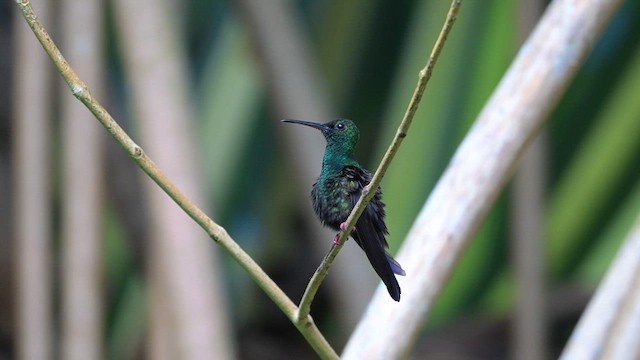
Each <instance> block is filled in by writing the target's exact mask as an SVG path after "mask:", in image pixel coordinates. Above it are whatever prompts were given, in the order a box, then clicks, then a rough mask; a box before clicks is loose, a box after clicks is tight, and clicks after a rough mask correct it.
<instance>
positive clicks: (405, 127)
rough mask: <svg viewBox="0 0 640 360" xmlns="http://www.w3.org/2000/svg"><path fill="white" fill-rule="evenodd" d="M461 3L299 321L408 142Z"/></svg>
mask: <svg viewBox="0 0 640 360" xmlns="http://www.w3.org/2000/svg"><path fill="white" fill-rule="evenodd" d="M461 3H462V0H453V1H452V2H451V6H450V8H449V13H448V14H447V18H446V20H445V22H444V25H443V27H442V30H440V35H438V39H437V40H436V43H435V45H434V46H433V50H431V55H430V56H429V60H428V61H427V65H426V66H425V67H424V68H423V69H422V70H420V73H419V76H418V84H417V85H416V89H415V90H414V92H413V96H412V97H411V100H410V101H409V106H408V107H407V111H406V112H405V114H404V117H403V119H402V122H401V123H400V126H399V127H398V130H397V131H396V135H395V136H394V138H393V140H392V141H391V145H389V148H388V149H387V152H386V153H385V154H384V157H383V158H382V161H381V162H380V165H378V168H377V170H376V172H375V174H374V175H373V178H371V182H370V183H369V185H367V186H366V187H365V188H364V189H363V190H362V194H361V195H360V199H359V200H358V202H357V203H356V205H355V206H354V207H353V210H352V211H351V214H350V215H349V217H348V218H347V221H346V224H345V227H344V228H345V230H343V231H342V232H341V233H340V239H339V240H338V244H334V245H333V246H332V247H331V249H330V250H329V253H328V254H327V256H325V258H324V259H323V260H322V263H320V266H319V267H318V269H317V270H316V272H315V273H314V274H313V277H312V278H311V280H310V281H309V285H307V289H306V290H305V292H304V295H303V296H302V300H300V306H299V311H298V314H297V318H298V319H303V318H305V317H306V316H308V315H309V313H310V312H311V303H312V302H313V298H314V297H315V295H316V292H317V291H318V288H320V284H321V283H322V281H323V280H324V278H325V277H326V276H327V272H328V271H329V267H330V266H331V263H333V260H334V259H335V257H336V256H337V255H338V252H339V251H340V249H342V246H343V245H344V243H345V242H346V241H347V239H348V237H349V235H350V234H351V229H353V227H354V226H355V224H356V222H357V221H358V219H359V218H360V215H362V212H363V211H364V209H365V207H366V206H367V204H368V203H369V201H371V199H372V198H373V196H374V195H375V189H377V188H378V186H380V182H381V181H382V177H383V176H384V174H385V173H386V171H387V169H388V168H389V165H390V164H391V161H392V160H393V158H394V156H395V155H396V153H397V152H398V148H400V144H401V143H402V140H404V138H405V137H406V136H407V132H408V131H409V127H410V126H411V122H412V121H413V117H414V115H415V113H416V111H417V110H418V106H419V105H420V100H422V95H423V94H424V89H425V88H426V86H427V83H428V82H429V79H431V73H432V72H433V68H434V66H435V65H436V62H437V61H438V57H439V56H440V53H441V52H442V48H443V47H444V43H445V41H446V40H447V36H448V35H449V32H451V28H452V27H453V23H454V22H455V21H456V16H457V14H458V12H459V10H460V5H461ZM371 189H374V191H371Z"/></svg>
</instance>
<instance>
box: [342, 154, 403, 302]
mask: <svg viewBox="0 0 640 360" xmlns="http://www.w3.org/2000/svg"><path fill="white" fill-rule="evenodd" d="M343 174H344V176H345V177H346V178H348V179H349V180H350V182H351V184H353V186H352V191H351V192H350V195H351V196H350V201H351V208H353V206H355V204H356V202H357V201H358V199H359V198H360V194H361V193H362V189H363V188H364V187H365V186H366V185H367V184H369V182H370V181H371V173H369V172H368V171H367V170H364V169H361V168H359V167H355V166H346V167H345V168H344V170H343ZM384 216H385V213H384V203H383V202H382V194H381V191H380V188H378V189H377V191H376V194H375V195H374V197H373V199H372V200H371V202H369V204H368V205H367V207H366V208H365V210H364V212H363V213H362V215H361V216H360V218H359V219H358V221H357V222H356V228H355V230H354V231H353V232H352V234H351V235H352V236H353V239H354V240H355V241H356V243H358V245H360V247H361V248H362V250H363V251H364V253H365V254H366V255H367V258H368V259H369V262H370V263H371V266H373V269H374V270H375V271H376V273H377V274H378V276H379V277H380V279H382V281H383V282H384V284H385V285H386V287H387V290H388V291H389V295H391V297H392V298H393V299H394V300H395V301H400V285H398V281H397V280H396V277H395V275H394V273H396V274H399V275H404V274H405V272H404V270H402V267H401V266H400V264H398V262H397V261H396V260H395V259H393V257H391V255H389V253H388V252H387V248H388V245H387V240H386V239H385V235H387V234H388V231H387V226H386V225H385V223H384Z"/></svg>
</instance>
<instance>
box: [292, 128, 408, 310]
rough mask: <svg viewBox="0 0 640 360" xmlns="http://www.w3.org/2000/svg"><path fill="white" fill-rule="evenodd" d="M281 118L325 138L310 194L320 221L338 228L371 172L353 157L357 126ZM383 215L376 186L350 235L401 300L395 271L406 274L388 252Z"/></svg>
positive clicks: (379, 193)
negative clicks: (321, 156)
mask: <svg viewBox="0 0 640 360" xmlns="http://www.w3.org/2000/svg"><path fill="white" fill-rule="evenodd" d="M283 121H285V122H290V123H296V124H302V125H307V126H311V127H313V128H316V129H318V130H320V131H321V132H322V134H323V135H324V137H325V139H326V140H327V147H326V150H325V153H324V158H323V161H322V171H321V172H320V176H319V177H318V180H317V181H316V182H315V184H313V189H312V191H311V197H312V199H313V209H314V211H315V213H316V215H318V217H319V218H320V220H321V221H322V223H323V224H324V225H326V226H329V227H331V228H333V229H335V230H339V229H340V225H341V224H342V223H343V222H345V221H346V220H347V217H348V216H349V214H350V213H351V210H352V209H353V207H354V206H355V204H356V202H357V201H358V199H359V198H360V194H361V193H362V189H363V188H364V187H365V186H366V185H367V184H369V182H370V181H371V173H370V172H369V171H367V170H366V169H364V168H363V167H361V166H360V164H358V162H357V161H356V160H355V159H354V156H353V150H354V149H355V147H356V144H357V142H358V137H359V132H358V128H357V127H356V125H355V124H354V123H353V122H352V121H351V120H347V119H337V120H333V121H330V122H328V123H326V124H317V123H312V122H307V121H300V120H283ZM384 216H385V212H384V203H383V202H382V191H381V190H380V188H379V187H378V189H376V194H375V195H374V197H373V199H372V200H371V202H369V204H368V205H367V207H366V208H365V210H364V212H363V213H362V215H361V216H360V219H358V221H357V222H356V227H355V230H354V231H353V232H352V233H351V236H352V237H353V239H354V240H355V241H356V243H357V244H358V245H360V247H361V248H362V250H363V251H364V253H365V254H366V255H367V258H368V259H369V262H370V263H371V265H372V266H373V268H374V270H375V271H376V273H377V274H378V276H380V278H381V279H382V281H383V282H384V284H385V285H386V287H387V290H388V291H389V295H391V297H392V298H393V299H394V300H395V301H400V286H399V285H398V281H397V280H396V278H395V275H394V273H395V274H398V275H405V272H404V270H402V267H401V266H400V264H398V262H397V261H395V260H394V259H393V257H391V255H390V254H389V253H388V252H387V248H388V244H387V240H386V239H385V235H388V234H389V233H388V231H387V226H386V225H385V223H384Z"/></svg>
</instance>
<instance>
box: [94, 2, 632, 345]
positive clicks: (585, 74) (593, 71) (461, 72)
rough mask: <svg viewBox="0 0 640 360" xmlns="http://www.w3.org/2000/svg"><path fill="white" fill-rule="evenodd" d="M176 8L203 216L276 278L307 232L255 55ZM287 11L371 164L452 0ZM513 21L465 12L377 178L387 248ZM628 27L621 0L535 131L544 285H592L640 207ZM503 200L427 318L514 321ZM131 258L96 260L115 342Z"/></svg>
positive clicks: (487, 77)
mask: <svg viewBox="0 0 640 360" xmlns="http://www.w3.org/2000/svg"><path fill="white" fill-rule="evenodd" d="M187 4H188V5H186V8H187V10H188V11H187V12H185V14H186V15H185V16H186V17H187V18H185V19H183V20H184V24H185V28H186V31H185V34H186V39H185V42H184V43H185V46H186V47H187V50H188V53H189V54H190V56H192V58H191V59H190V64H192V66H193V69H191V70H192V75H193V83H194V94H195V96H196V98H197V104H198V109H197V110H198V131H199V133H198V136H199V137H198V139H199V141H200V144H199V148H200V149H201V150H202V156H201V158H203V159H205V163H203V165H202V167H203V169H204V173H205V175H206V179H207V184H208V186H209V188H208V189H207V190H208V193H209V196H210V197H209V199H210V200H209V208H211V209H213V211H212V213H213V217H214V219H216V220H217V221H219V222H220V223H221V224H222V225H223V226H225V227H226V228H227V229H228V231H229V232H230V233H231V235H232V236H233V237H234V239H236V240H237V241H238V242H239V243H240V244H241V245H242V246H243V247H245V248H246V249H247V250H248V251H249V253H251V254H252V255H255V256H256V257H257V258H258V259H259V262H260V263H261V264H263V265H264V266H265V268H266V269H267V271H268V272H269V273H272V274H274V277H276V279H278V277H279V276H280V275H281V274H282V272H283V271H284V270H283V269H286V268H287V266H286V265H284V264H283V262H285V261H292V262H295V261H300V259H299V257H300V256H304V255H301V254H299V253H297V251H300V249H301V248H300V246H299V245H295V244H288V243H286V241H288V240H286V239H294V240H295V239H296V238H297V237H300V236H301V234H304V231H305V229H304V228H303V227H302V225H300V228H296V229H290V227H291V224H292V221H290V219H288V218H287V215H285V214H289V215H292V214H293V211H294V210H293V208H294V206H293V205H292V204H293V203H294V199H291V195H292V194H290V193H289V192H288V189H289V188H290V187H291V184H290V183H289V182H290V181H292V179H295V178H296V177H295V176H289V175H288V174H287V171H290V170H289V168H288V167H287V166H286V165H285V157H286V154H283V152H282V150H283V149H282V147H281V146H280V145H279V142H278V141H277V138H276V136H275V134H274V133H275V131H274V127H276V126H280V123H279V122H278V120H279V119H274V118H271V116H270V112H269V104H268V103H267V99H268V96H267V95H268V94H267V88H266V86H265V84H264V80H263V77H262V76H261V75H260V72H259V69H258V66H257V63H256V62H257V61H258V60H257V56H256V55H255V54H254V53H253V52H252V49H251V46H250V44H249V39H248V34H247V32H246V29H244V28H243V23H242V22H241V21H240V20H239V19H238V17H237V15H236V14H235V13H234V11H233V10H234V9H233V8H232V7H230V4H228V3H227V2H221V1H217V2H205V1H191V2H188V3H187ZM296 4H297V5H298V6H297V7H296V10H297V11H298V13H297V14H298V15H299V16H300V17H301V18H302V19H303V20H305V21H304V22H303V23H304V24H305V25H306V26H307V28H305V29H303V30H304V31H306V32H307V38H308V40H309V41H310V49H311V51H313V53H314V55H315V58H316V59H317V63H318V65H319V66H318V72H319V73H320V76H319V78H321V79H323V81H325V84H324V85H325V86H326V88H328V89H330V98H331V99H332V101H333V104H334V108H335V109H338V112H337V113H336V114H335V117H348V118H352V119H354V120H355V121H356V122H357V123H358V126H359V127H360V129H361V142H360V146H359V148H358V150H357V151H358V157H359V158H360V159H362V163H363V164H365V165H366V166H367V167H369V168H375V166H376V165H377V163H378V161H379V160H380V158H381V155H382V153H383V152H384V150H385V149H386V147H387V146H388V143H389V140H390V139H391V137H392V136H393V134H394V133H395V128H396V127H397V125H398V124H399V122H400V120H401V118H402V116H403V114H404V111H405V109H406V106H407V103H408V101H409V98H410V95H411V93H412V92H413V89H414V87H415V83H416V81H417V74H418V71H419V70H420V69H421V68H422V67H423V66H424V64H425V62H426V59H427V57H428V54H429V51H430V49H431V46H432V44H433V43H434V41H435V38H436V36H437V33H438V31H439V29H440V27H441V25H442V21H443V19H444V16H445V14H446V11H447V8H448V5H449V2H448V1H408V0H406V1H397V2H386V1H362V0H360V1H350V2H342V1H339V0H325V1H319V2H312V1H299V2H297V3H296ZM515 10H516V2H515V1H504V0H486V1H465V2H464V4H463V6H462V10H461V13H460V16H459V19H458V22H457V24H456V27H455V28H454V30H453V32H452V34H451V36H450V39H449V41H448V43H447V44H446V47H445V49H444V52H443V56H442V58H441V59H440V62H439V63H438V66H437V67H436V70H435V72H434V75H433V79H432V81H431V83H430V84H429V86H428V88H427V90H426V93H425V97H424V99H423V101H422V104H421V107H420V110H419V111H418V113H417V115H416V117H415V120H414V124H413V126H412V128H411V130H410V133H409V136H408V137H407V139H406V140H405V142H404V144H403V147H402V148H401V149H400V152H399V153H398V155H397V157H396V158H395V160H394V163H393V164H392V165H391V167H390V169H389V171H388V173H387V176H386V178H385V179H384V180H383V185H382V186H383V190H384V195H385V201H386V203H387V212H388V226H389V229H390V232H391V237H390V239H389V242H390V245H391V248H392V250H393V251H395V250H397V249H398V248H399V247H400V246H401V244H402V241H403V238H404V236H405V235H406V234H407V232H408V230H409V228H410V226H411V224H412V222H413V220H414V218H415V216H416V214H417V213H418V211H419V210H420V208H421V207H422V206H423V204H424V202H425V200H426V198H427V196H428V194H429V192H430V191H431V189H432V188H433V186H434V185H435V183H436V181H437V179H438V177H439V176H440V174H441V173H442V171H443V170H444V168H445V167H446V165H447V163H448V161H449V159H450V158H451V156H452V154H453V153H454V151H455V149H456V147H457V145H458V144H459V143H460V141H461V139H462V138H463V136H464V134H465V133H466V131H467V130H468V129H469V127H470V126H471V124H472V122H473V120H474V119H475V117H476V116H477V114H478V112H479V111H480V110H481V108H482V106H483V104H484V102H485V101H486V100H487V98H488V97H489V96H490V94H491V92H492V90H493V88H494V87H495V86H496V84H497V83H498V82H499V80H500V78H501V76H502V75H503V73H504V71H505V70H506V69H507V67H508V65H509V63H510V62H511V60H512V59H513V57H514V56H515V54H516V51H517V48H518V44H517V39H516V34H517V25H518V24H517V20H516V15H515ZM639 18H640V1H638V0H627V1H625V3H624V5H623V6H622V8H621V10H620V11H619V13H618V14H617V15H616V17H615V18H614V19H613V21H612V23H611V25H610V26H609V27H608V30H607V31H606V33H605V35H604V37H603V38H602V39H601V40H600V41H599V43H598V44H597V45H596V47H595V50H594V52H593V53H592V54H591V55H590V57H589V59H588V61H587V62H586V64H585V65H584V67H583V68H582V69H581V70H580V72H579V74H578V75H577V78H576V80H575V81H574V83H573V85H572V86H571V87H570V88H569V89H568V91H567V93H566V95H565V96H564V98H563V99H562V100H561V102H560V104H559V106H558V108H557V110H556V111H555V112H554V113H553V114H552V115H551V117H550V119H549V122H548V126H547V128H546V129H545V131H547V133H548V135H549V136H548V138H549V149H548V150H549V151H548V156H549V157H548V159H547V162H548V167H547V169H548V174H547V178H548V188H547V189H546V194H547V195H546V199H545V200H546V204H547V205H546V208H545V215H544V218H545V232H546V239H545V244H546V246H547V253H548V258H547V260H548V264H549V269H548V272H549V274H550V275H551V276H552V279H553V282H554V283H553V284H554V286H562V284H566V283H577V284H582V285H584V286H587V287H592V286H594V284H597V282H598V281H599V279H600V278H601V276H602V275H603V273H604V271H605V270H606V267H607V264H608V262H609V261H610V260H611V258H612V257H613V254H614V253H615V251H616V249H617V246H618V245H619V244H620V242H621V241H622V239H623V238H624V236H625V234H626V232H627V231H628V229H629V227H630V224H631V223H632V221H633V219H634V218H635V216H636V215H637V214H638V212H639V211H640V182H639V181H640V176H639V175H640V161H639V159H640V137H639V135H640V101H639V94H640V46H639V45H640V42H639V41H638V40H639V37H640V21H638V20H637V19H639ZM191 20H193V21H191ZM310 120H322V119H310ZM327 120H329V119H327ZM321 152H322V149H318V153H319V155H318V156H320V153H321ZM220 169H224V171H220ZM308 186H309V187H310V186H311V184H308ZM509 200H510V199H509V196H508V194H506V193H505V194H503V196H502V197H501V198H500V199H499V200H498V202H497V204H496V206H495V207H494V209H493V211H492V212H491V214H490V215H489V217H488V219H487V221H486V222H485V224H484V225H483V227H482V228H481V230H480V231H479V233H478V235H477V237H476V239H475V241H474V242H473V244H472V245H471V246H470V248H469V249H468V252H467V253H466V255H465V256H464V257H463V258H462V260H461V263H460V264H459V266H458V268H457V269H456V271H455V273H454V274H453V278H452V280H451V281H450V283H449V285H448V286H447V288H446V289H445V291H444V293H443V294H442V297H441V299H440V301H439V303H438V305H437V307H436V309H435V311H434V314H433V319H432V320H433V325H434V326H436V325H438V324H442V323H446V322H447V321H450V320H452V319H454V318H456V317H458V316H461V315H463V314H470V313H476V312H480V311H486V310H491V311H493V312H495V313H506V312H508V311H509V310H510V308H509V306H510V304H511V302H512V299H513V295H514V294H513V283H512V280H511V277H510V275H509V267H510V264H509V259H508V254H509V249H508V247H509V243H510V241H509V238H508V229H509V226H510V219H509V207H510V202H509ZM292 216H293V215H292ZM294 217H295V216H294ZM108 223H109V224H108V225H109V226H107V227H108V228H110V229H111V230H110V231H112V232H117V231H118V230H117V227H118V226H119V225H118V222H117V220H113V219H112V220H109V221H108ZM287 227H289V228H287ZM109 238H110V239H112V240H110V241H115V240H113V239H117V238H119V236H110V237H109ZM303 250H304V249H303ZM126 252H127V249H126V248H125V247H123V246H122V244H118V243H112V244H110V245H109V251H108V252H107V266H108V269H110V270H109V271H108V273H107V275H108V277H109V283H110V284H111V283H113V282H115V283H118V284H119V285H118V284H114V285H113V287H114V288H119V289H120V291H119V292H118V294H119V295H118V296H117V297H118V299H119V300H118V301H116V302H115V303H114V306H113V307H112V308H111V311H112V315H111V316H110V318H111V319H113V320H112V321H111V323H112V325H111V326H112V327H113V328H114V331H112V332H111V334H116V333H117V332H116V331H115V328H121V327H123V326H124V325H123V324H122V322H123V321H136V320H139V321H142V319H141V318H140V317H139V316H138V317H135V316H134V317H132V316H131V314H136V311H137V310H136V309H139V307H140V304H141V303H142V301H141V300H140V299H141V298H142V297H143V296H144V295H143V292H142V291H141V286H142V285H141V284H140V280H139V275H136V274H135V273H134V274H131V273H130V274H129V275H127V274H122V273H121V271H118V270H116V267H115V266H114V264H120V261H125V260H122V259H127V256H130V255H127V254H126ZM302 261H304V260H302ZM125 262H126V261H125ZM227 264H228V267H227V269H226V270H227V274H228V277H229V280H228V288H229V292H230V295H229V296H230V297H231V298H232V302H233V303H235V304H237V306H238V308H239V309H236V310H235V311H237V312H238V314H237V315H238V316H237V317H235V318H236V319H239V320H238V321H239V322H242V323H249V324H250V323H252V322H256V321H259V320H256V318H255V317H258V318H259V317H260V315H259V311H258V310H256V308H255V302H256V300H255V299H250V298H246V297H245V298H243V301H241V302H240V301H237V300H238V296H239V295H238V294H247V293H257V292H258V290H257V289H255V287H254V286H253V284H252V283H251V282H250V280H249V279H248V277H247V276H245V275H244V274H243V273H242V272H241V271H240V270H239V268H238V267H237V266H235V264H233V263H230V262H227ZM118 267H119V268H120V269H123V268H125V269H128V270H129V271H130V272H135V270H132V268H131V267H130V266H124V267H120V265H118ZM283 286H285V287H286V284H284V285H283ZM296 291H300V292H301V291H302V289H298V290H296ZM239 326H240V325H239ZM109 343H110V344H111V346H112V347H113V349H112V350H111V351H112V353H113V354H116V353H118V352H121V351H122V350H118V349H117V346H116V345H117V344H121V345H122V346H126V344H125V343H126V337H121V336H119V337H115V335H114V338H112V339H111V340H110V342H109ZM110 349H111V347H110ZM115 357H119V356H115Z"/></svg>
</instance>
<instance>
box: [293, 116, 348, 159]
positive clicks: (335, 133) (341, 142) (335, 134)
mask: <svg viewBox="0 0 640 360" xmlns="http://www.w3.org/2000/svg"><path fill="white" fill-rule="evenodd" d="M282 121H283V122H288V123H293V124H301V125H306V126H310V127H312V128H315V129H318V130H320V131H321V132H322V135H324V138H325V139H326V140H327V146H330V147H334V146H336V147H338V148H342V149H343V150H344V151H345V152H352V151H353V149H354V148H355V147H356V144H357V143H358V138H359V137H360V132H359V131H358V127H357V126H356V124H355V123H354V122H353V121H351V120H349V119H335V120H332V121H329V122H328V123H324V124H319V123H314V122H309V121H302V120H290V119H285V120H282Z"/></svg>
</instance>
